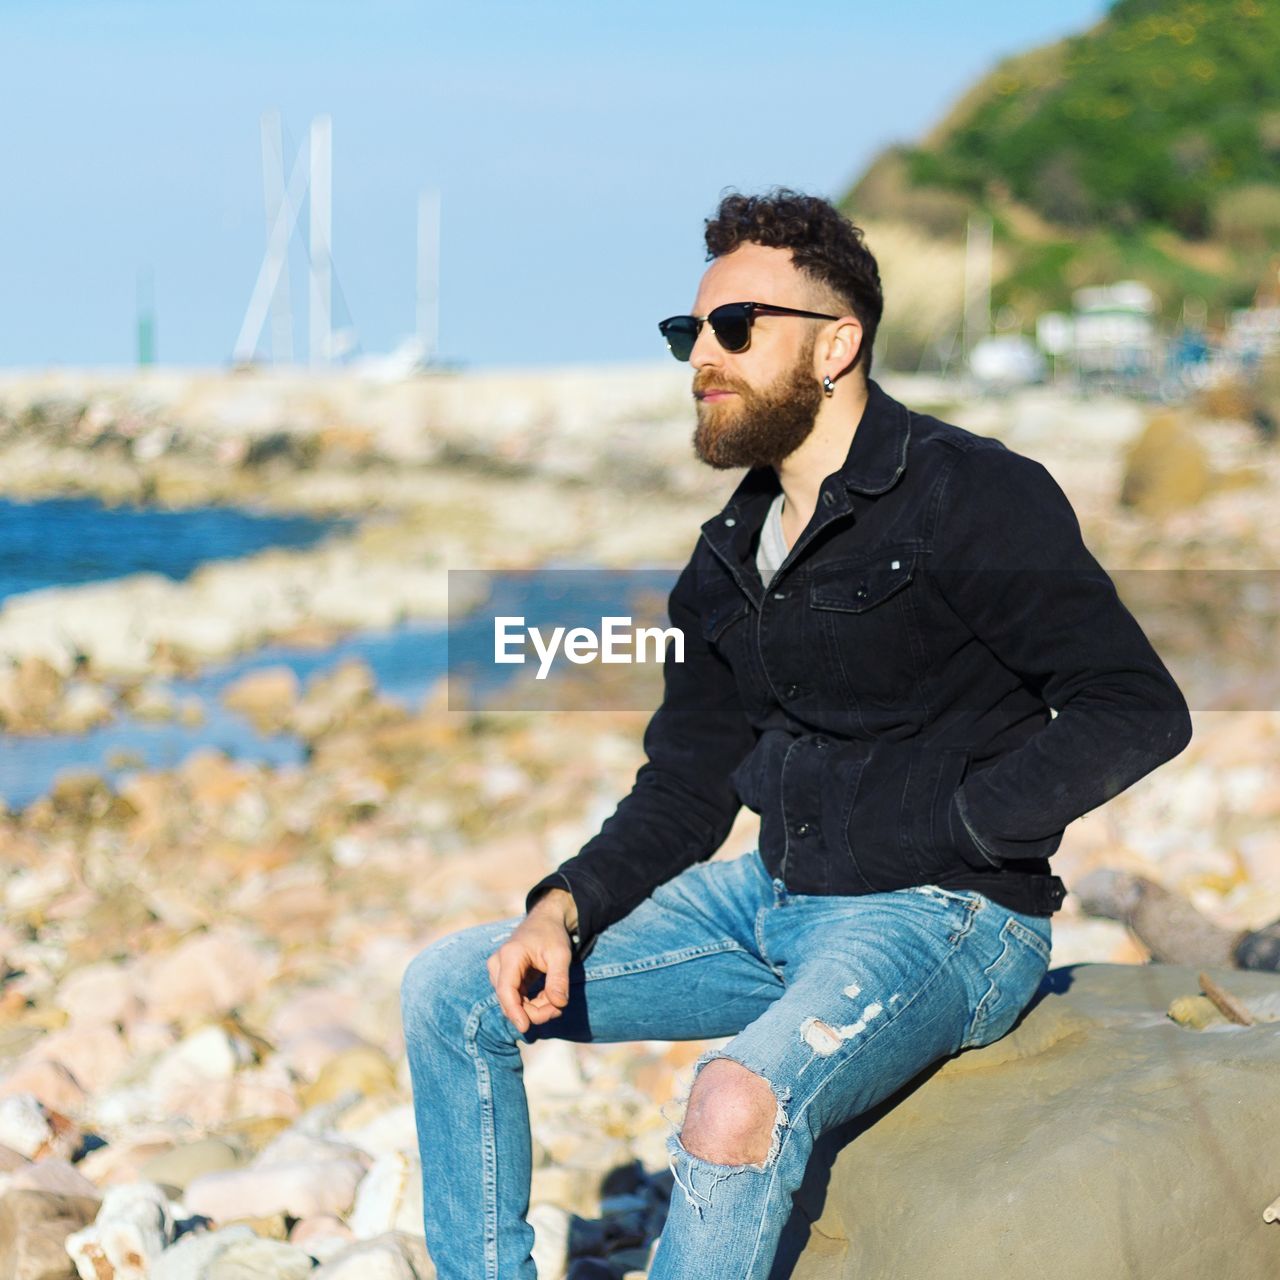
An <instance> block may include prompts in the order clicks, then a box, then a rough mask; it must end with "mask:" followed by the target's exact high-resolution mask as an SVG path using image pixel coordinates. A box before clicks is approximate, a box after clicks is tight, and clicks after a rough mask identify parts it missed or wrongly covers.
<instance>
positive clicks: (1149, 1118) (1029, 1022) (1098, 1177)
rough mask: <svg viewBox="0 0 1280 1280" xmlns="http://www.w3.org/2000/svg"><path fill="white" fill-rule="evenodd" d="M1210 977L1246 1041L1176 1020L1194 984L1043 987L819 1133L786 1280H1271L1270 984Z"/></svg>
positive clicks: (1279, 1189)
mask: <svg viewBox="0 0 1280 1280" xmlns="http://www.w3.org/2000/svg"><path fill="white" fill-rule="evenodd" d="M1209 972H1210V973H1211V976H1213V977H1214V978H1216V979H1217V980H1218V981H1219V982H1220V983H1221V984H1222V985H1223V986H1225V987H1226V988H1228V990H1230V991H1231V992H1232V993H1233V994H1235V995H1237V996H1238V997H1240V998H1241V999H1242V1000H1243V1001H1244V1002H1245V1004H1246V1005H1247V1006H1249V1007H1250V1008H1251V1009H1252V1010H1253V1011H1254V1012H1255V1014H1256V1015H1257V1016H1258V1017H1259V1019H1260V1021H1259V1023H1258V1025H1256V1026H1253V1027H1229V1026H1225V1025H1222V1026H1219V1027H1217V1028H1216V1029H1213V1030H1206V1031H1195V1030H1189V1029H1186V1028H1184V1027H1180V1026H1178V1025H1176V1024H1175V1023H1174V1022H1172V1021H1171V1020H1170V1019H1169V1018H1168V1017H1167V1013H1166V1011H1167V1009H1168V1007H1169V1005H1170V1003H1171V1002H1172V1001H1173V1000H1174V999H1176V998H1177V997H1179V996H1183V995H1194V994H1195V993H1196V992H1197V991H1198V990H1199V982H1198V980H1197V971H1196V970H1195V969H1190V968H1183V967H1181V966H1174V965H1141V966H1137V965H1134V966H1129V965H1076V966H1072V967H1070V968H1065V969H1058V970H1054V971H1053V972H1051V973H1050V974H1049V976H1048V977H1047V978H1046V980H1045V987H1044V988H1042V992H1043V995H1042V998H1041V1000H1040V1002H1039V1003H1038V1004H1037V1005H1036V1006H1035V1008H1033V1009H1032V1010H1031V1011H1030V1013H1028V1014H1027V1016H1026V1017H1025V1018H1024V1019H1023V1021H1022V1023H1021V1024H1020V1025H1019V1027H1018V1028H1017V1029H1016V1030H1015V1031H1014V1032H1012V1033H1011V1034H1010V1035H1008V1036H1006V1037H1005V1038H1004V1039H1003V1040H1000V1041H997V1042H996V1043H995V1044H993V1045H989V1046H987V1047H986V1048H984V1049H979V1050H970V1051H968V1052H965V1053H961V1054H959V1055H958V1056H957V1057H955V1058H953V1059H950V1060H949V1061H948V1062H946V1063H945V1064H944V1065H943V1066H942V1067H941V1068H940V1069H938V1070H936V1071H934V1072H933V1073H931V1074H927V1075H926V1076H925V1078H924V1079H923V1081H922V1083H919V1084H918V1085H917V1086H916V1087H915V1088H914V1089H913V1090H912V1091H911V1092H909V1093H908V1094H906V1096H901V1095H900V1096H899V1098H898V1099H896V1105H885V1106H883V1107H881V1108H879V1109H877V1110H876V1111H875V1112H872V1113H868V1115H866V1116H863V1117H860V1118H859V1120H858V1121H855V1122H854V1123H852V1124H851V1125H848V1126H846V1127H845V1128H844V1129H842V1130H838V1131H835V1132H833V1133H832V1134H831V1135H829V1136H828V1138H827V1139H825V1140H824V1141H825V1142H826V1143H827V1144H829V1145H827V1148H826V1158H825V1159H823V1158H822V1153H815V1157H814V1161H813V1162H812V1163H811V1166H810V1174H811V1177H810V1179H809V1180H807V1182H806V1187H805V1188H804V1189H803V1190H802V1192H801V1196H800V1200H801V1204H802V1207H803V1210H804V1211H805V1213H806V1214H807V1216H808V1217H809V1218H810V1219H811V1220H813V1218H814V1215H815V1214H817V1215H818V1216H817V1218H816V1223H815V1226H816V1230H815V1231H814V1232H813V1234H812V1235H811V1237H810V1239H809V1243H808V1246H807V1247H806V1248H805V1250H804V1252H803V1254H802V1256H801V1257H800V1260H799V1261H798V1263H797V1264H796V1268H795V1272H794V1276H795V1280H853V1278H854V1277H858V1278H859V1280H861V1278H862V1277H865V1276H893V1277H894V1280H932V1277H934V1276H940V1275H946V1276H948V1277H949V1278H950V1280H990V1277H992V1276H1010V1277H1014V1276H1035V1277H1037V1280H1079V1277H1081V1276H1126V1277H1128V1278H1129V1280H1157V1278H1158V1280H1202V1278H1203V1277H1205V1276H1213V1277H1214V1280H1269V1278H1270V1277H1273V1276H1275V1274H1276V1269H1277V1265H1278V1264H1280V1226H1274V1225H1268V1224H1267V1223H1265V1222H1264V1221H1263V1216H1262V1215H1263V1211H1264V1210H1265V1209H1266V1208H1267V1206H1268V1205H1269V1204H1270V1203H1271V1202H1272V1200H1274V1199H1275V1198H1276V1196H1277V1195H1280V1144H1277V1143H1276V1141H1275V1129H1274V1124H1273V1123H1272V1120H1273V1117H1274V1115H1275V1106H1276V1099H1275V1081H1276V1080H1277V1079H1278V1078H1280V1021H1276V1022H1264V1021H1261V1019H1263V1018H1278V1017H1280V977H1277V976H1275V975H1273V974H1264V973H1245V972H1240V971H1236V970H1224V969H1215V970H1211V971H1209ZM890 1101H891V1102H893V1101H895V1100H890ZM850 1139H852V1140H850ZM831 1150H835V1151H836V1152H837V1154H836V1156H835V1160H834V1163H831V1159H830V1151H831ZM828 1172H829V1174H830V1181H829V1183H827V1173H828ZM824 1183H826V1184H827V1185H825V1187H824V1186H823V1184H824ZM792 1225H795V1223H794V1222H793V1224H792Z"/></svg>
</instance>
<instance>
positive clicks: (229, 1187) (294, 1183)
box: [183, 1160, 364, 1222]
mask: <svg viewBox="0 0 1280 1280" xmlns="http://www.w3.org/2000/svg"><path fill="white" fill-rule="evenodd" d="M363 1176H364V1166H363V1165H361V1164H358V1163H357V1162H356V1161H354V1160H323V1161H319V1162H312V1161H298V1162H295V1163H289V1164H273V1165H271V1166H270V1167H268V1168H250V1169H233V1170H229V1171H227V1172H225V1173H206V1174H203V1175H202V1176H201V1177H199V1178H195V1179H193V1180H192V1182H191V1183H190V1185H189V1186H188V1187H187V1193H186V1195H185V1196H184V1197H183V1200H184V1202H185V1204H186V1206H187V1208H188V1210H190V1212H192V1213H200V1214H204V1215H205V1216H206V1217H208V1218H212V1219H213V1220H214V1221H215V1222H233V1221H235V1219H237V1218H251V1217H258V1216H262V1215H264V1214H271V1213H287V1214H288V1215H289V1216H290V1217H291V1218H305V1217H307V1216H309V1215H312V1214H317V1213H334V1214H339V1215H342V1214H345V1213H347V1212H348V1210H350V1208H351V1205H352V1203H353V1202H354V1200H355V1197H356V1188H357V1187H358V1186H359V1184H360V1179H361V1178H362V1177H363Z"/></svg>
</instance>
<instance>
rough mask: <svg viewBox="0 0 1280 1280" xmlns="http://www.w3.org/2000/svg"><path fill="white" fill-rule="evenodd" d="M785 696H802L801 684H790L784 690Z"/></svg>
mask: <svg viewBox="0 0 1280 1280" xmlns="http://www.w3.org/2000/svg"><path fill="white" fill-rule="evenodd" d="M782 696H783V697H784V698H798V697H799V696H800V686H799V685H798V684H789V685H787V686H786V687H785V688H784V689H783V690H782Z"/></svg>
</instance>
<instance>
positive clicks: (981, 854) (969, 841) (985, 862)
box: [947, 791, 1004, 871]
mask: <svg viewBox="0 0 1280 1280" xmlns="http://www.w3.org/2000/svg"><path fill="white" fill-rule="evenodd" d="M947 831H948V834H949V835H950V837H951V846H952V848H954V849H956V850H957V851H958V852H959V854H960V856H961V857H962V858H963V859H964V860H965V861H966V862H967V863H968V864H969V865H970V866H971V867H973V868H975V869H976V870H978V871H990V870H991V868H992V867H995V868H996V869H997V870H998V869H999V868H1001V867H1002V866H1003V865H1004V860H1003V859H1001V858H999V857H997V856H996V855H995V854H992V853H989V852H988V851H987V848H986V846H985V845H983V844H982V842H981V841H980V840H979V839H978V837H977V835H976V834H975V833H974V830H973V828H972V827H971V826H970V825H969V822H968V819H966V817H965V815H964V808H963V802H962V801H961V799H960V792H959V791H955V792H953V793H952V796H951V804H950V805H949V806H948V808H947Z"/></svg>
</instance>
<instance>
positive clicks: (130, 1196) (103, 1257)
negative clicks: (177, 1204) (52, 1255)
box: [66, 1182, 174, 1280]
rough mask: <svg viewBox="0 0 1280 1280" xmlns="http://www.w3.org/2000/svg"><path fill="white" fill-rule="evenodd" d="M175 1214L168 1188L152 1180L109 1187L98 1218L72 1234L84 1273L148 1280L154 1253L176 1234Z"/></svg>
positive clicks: (70, 1249)
mask: <svg viewBox="0 0 1280 1280" xmlns="http://www.w3.org/2000/svg"><path fill="white" fill-rule="evenodd" d="M173 1235H174V1215H173V1209H172V1206H171V1205H170V1203H169V1200H168V1197H167V1196H166V1195H165V1193H164V1191H163V1190H162V1189H161V1188H160V1187H158V1186H156V1185H155V1184H154V1183H149V1182H136V1183H126V1184H124V1185H122V1186H116V1187H109V1188H108V1189H107V1191H106V1193H105V1194H104V1195H103V1197H102V1207H101V1208H100V1209H99V1210H98V1216H97V1217H96V1218H95V1219H94V1221H93V1222H92V1223H91V1224H90V1225H89V1226H86V1227H84V1228H82V1229H81V1230H80V1231H77V1232H75V1234H73V1235H71V1236H70V1237H68V1239H67V1245H66V1247H67V1253H68V1254H69V1255H70V1256H71V1258H72V1260H73V1261H74V1262H75V1264H76V1268H77V1270H78V1271H79V1272H80V1274H81V1275H82V1276H86V1277H90V1278H91V1280H95V1278H96V1277H99V1276H106V1277H109V1278H110V1280H146V1277H147V1275H148V1273H149V1270H150V1264H151V1262H152V1260H153V1259H155V1258H157V1257H159V1255H160V1254H161V1253H163V1251H164V1249H165V1247H166V1246H167V1245H168V1244H169V1242H170V1241H171V1240H172V1239H173Z"/></svg>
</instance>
